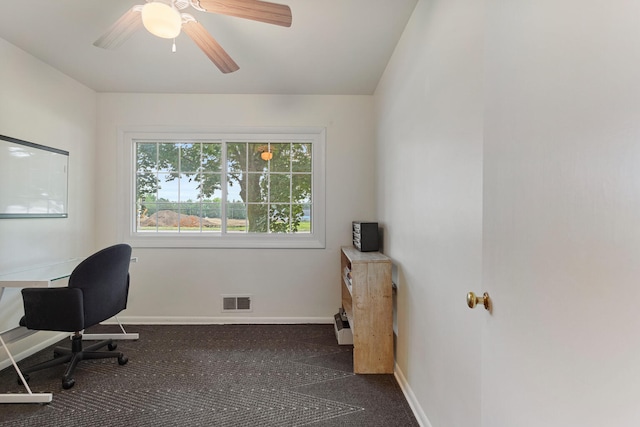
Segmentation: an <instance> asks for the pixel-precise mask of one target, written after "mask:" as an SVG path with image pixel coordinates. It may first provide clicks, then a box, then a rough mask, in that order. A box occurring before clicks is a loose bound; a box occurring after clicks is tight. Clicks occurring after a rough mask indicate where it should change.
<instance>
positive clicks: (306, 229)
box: [291, 204, 311, 233]
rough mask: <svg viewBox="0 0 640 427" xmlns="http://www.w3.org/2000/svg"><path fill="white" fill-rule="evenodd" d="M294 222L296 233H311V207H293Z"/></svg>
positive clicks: (307, 205)
mask: <svg viewBox="0 0 640 427" xmlns="http://www.w3.org/2000/svg"><path fill="white" fill-rule="evenodd" d="M291 212H292V217H293V222H292V224H291V226H292V228H293V231H294V232H295V233H310V232H311V205H310V204H296V205H292V206H291Z"/></svg>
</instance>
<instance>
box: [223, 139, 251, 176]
mask: <svg viewBox="0 0 640 427" xmlns="http://www.w3.org/2000/svg"><path fill="white" fill-rule="evenodd" d="M226 147H227V170H228V171H229V172H243V171H246V170H247V143H246V142H233V143H227V145H226Z"/></svg>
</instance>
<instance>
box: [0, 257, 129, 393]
mask: <svg viewBox="0 0 640 427" xmlns="http://www.w3.org/2000/svg"><path fill="white" fill-rule="evenodd" d="M82 260H83V258H74V259H70V260H67V261H64V262H59V263H55V264H48V265H43V266H38V267H34V268H30V269H27V270H21V271H16V272H13V273H7V274H1V275H0V288H48V287H51V286H55V282H56V281H58V280H61V279H65V278H67V277H69V276H71V273H72V272H73V269H74V268H76V267H77V266H78V264H80V262H82ZM132 262H137V258H132ZM0 295H1V294H0ZM116 320H117V317H116ZM118 325H120V329H122V333H119V334H83V335H82V338H83V340H108V339H115V340H123V339H125V340H137V339H138V338H139V335H138V334H137V333H132V334H129V333H127V332H126V331H125V330H124V328H123V327H122V325H121V324H120V322H119V321H118ZM25 329H26V328H25ZM12 330H13V329H12ZM6 332H8V331H4V332H0V344H2V347H3V348H4V350H5V351H6V352H7V355H8V356H9V359H10V360H11V363H12V364H13V367H14V368H15V370H16V372H17V373H18V376H19V377H20V379H21V380H22V384H24V386H25V388H26V389H27V394H24V393H5V394H0V403H48V402H51V400H52V399H53V394H52V393H32V392H31V389H30V388H29V385H28V384H27V382H26V381H25V380H24V377H23V376H22V372H21V371H20V369H19V368H18V365H17V364H16V362H15V360H14V359H13V356H12V355H11V352H10V351H9V348H8V347H7V343H5V341H4V339H3V338H2V334H3V333H6ZM9 342H11V338H10V341H9Z"/></svg>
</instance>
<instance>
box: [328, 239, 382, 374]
mask: <svg viewBox="0 0 640 427" xmlns="http://www.w3.org/2000/svg"><path fill="white" fill-rule="evenodd" d="M340 253H341V263H340V264H341V272H342V274H341V276H342V284H341V288H342V307H343V308H344V311H345V312H346V313H347V319H348V320H349V325H350V327H351V331H352V333H353V371H354V372H355V373H356V374H392V373H393V362H394V357H393V294H392V293H393V285H392V283H391V259H390V258H389V257H387V256H385V255H383V254H381V253H380V252H360V251H358V250H357V249H355V248H353V247H351V246H345V247H343V248H342V250H341V251H340Z"/></svg>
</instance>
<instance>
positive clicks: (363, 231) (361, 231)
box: [352, 221, 379, 252]
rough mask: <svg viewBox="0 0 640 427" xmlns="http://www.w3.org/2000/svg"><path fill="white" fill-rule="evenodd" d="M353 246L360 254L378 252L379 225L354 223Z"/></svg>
mask: <svg viewBox="0 0 640 427" xmlns="http://www.w3.org/2000/svg"><path fill="white" fill-rule="evenodd" d="M352 226H353V246H354V247H355V248H356V249H357V250H359V251H360V252H376V251H378V249H379V244H378V223H377V222H362V221H353V223H352Z"/></svg>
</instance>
